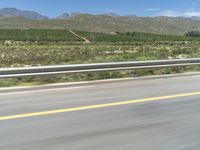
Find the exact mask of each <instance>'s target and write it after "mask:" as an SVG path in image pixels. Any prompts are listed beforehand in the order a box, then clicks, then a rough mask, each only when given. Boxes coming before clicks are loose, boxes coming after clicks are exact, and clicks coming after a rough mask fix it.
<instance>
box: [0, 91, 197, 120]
mask: <svg viewBox="0 0 200 150" xmlns="http://www.w3.org/2000/svg"><path fill="white" fill-rule="evenodd" d="M195 95H200V92H193V93H185V94H176V95H169V96H161V97H152V98H144V99H136V100H128V101H120V102H114V103H104V104H97V105H90V106H80V107H72V108H65V109H57V110H50V111H43V112H34V113H26V114H18V115H12V116H1V117H0V121H5V120H14V119H20V118H29V117H37V116H46V115H53V114H60V113H66V112H76V111H83V110H90V109H97V108H107V107H113V106H120V105H128V104H135V103H143V102H151V101H161V100H167V99H173V98H181V97H189V96H195Z"/></svg>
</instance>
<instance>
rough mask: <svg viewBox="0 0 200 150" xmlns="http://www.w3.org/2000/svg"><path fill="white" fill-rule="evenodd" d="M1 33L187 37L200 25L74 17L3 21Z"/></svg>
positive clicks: (161, 19)
mask: <svg viewBox="0 0 200 150" xmlns="http://www.w3.org/2000/svg"><path fill="white" fill-rule="evenodd" d="M0 28H1V29H16V28H18V29H29V28H35V29H38V28H39V29H66V28H71V29H75V30H81V31H90V32H106V33H110V32H114V31H120V32H126V31H136V32H149V33H156V34H169V35H183V34H184V33H185V32H186V31H189V30H199V29H200V21H199V20H197V19H192V18H181V17H177V18H172V17H134V16H124V17H122V16H117V17H116V16H111V15H110V16H108V15H89V14H79V15H73V16H71V17H69V18H67V19H49V20H30V19H25V18H22V17H5V16H4V17H0Z"/></svg>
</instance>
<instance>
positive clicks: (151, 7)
mask: <svg viewBox="0 0 200 150" xmlns="http://www.w3.org/2000/svg"><path fill="white" fill-rule="evenodd" d="M4 7H12V8H18V9H23V10H34V11H37V12H39V13H41V14H43V15H45V16H48V17H56V16H58V15H60V14H62V13H72V12H82V13H91V14H99V13H107V12H113V13H117V14H120V15H137V16H170V17H177V16H184V17H191V16H198V17H200V0H0V8H4Z"/></svg>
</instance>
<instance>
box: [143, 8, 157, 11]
mask: <svg viewBox="0 0 200 150" xmlns="http://www.w3.org/2000/svg"><path fill="white" fill-rule="evenodd" d="M145 10H146V11H159V9H158V8H147V9H145Z"/></svg>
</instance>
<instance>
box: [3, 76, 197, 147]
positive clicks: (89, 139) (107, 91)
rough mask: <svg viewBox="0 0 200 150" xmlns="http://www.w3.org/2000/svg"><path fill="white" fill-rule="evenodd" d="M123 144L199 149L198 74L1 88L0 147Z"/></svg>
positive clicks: (111, 145) (104, 145)
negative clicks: (3, 90)
mask: <svg viewBox="0 0 200 150" xmlns="http://www.w3.org/2000/svg"><path fill="white" fill-rule="evenodd" d="M115 104H118V105H115ZM91 106H92V107H91ZM97 106H99V107H97ZM74 108H75V109H74ZM81 108H85V109H84V110H82V109H81ZM63 110H65V111H63ZM43 112H45V113H43ZM27 114H29V115H28V116H27ZM11 116H14V117H11ZM122 149H124V150H133V149H134V150H199V149H200V75H192V76H185V77H173V78H163V79H162V78H161V79H148V80H141V79H138V80H135V79H134V80H131V79H129V80H122V81H115V82H108V83H107V82H103V83H101V84H98V83H97V84H88V85H87V84H84V85H82V86H81V85H79V86H78V85H77V86H73V87H63V86H62V88H58V87H57V88H47V89H34V90H28V91H27V90H26V92H23V90H22V91H12V92H8V91H6V92H0V150H122Z"/></svg>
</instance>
